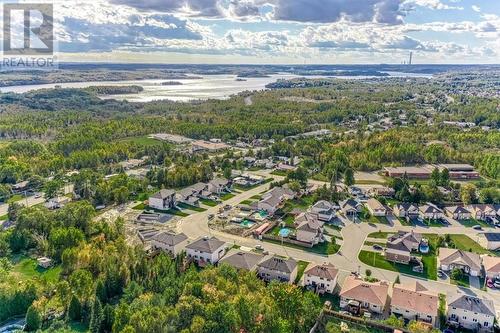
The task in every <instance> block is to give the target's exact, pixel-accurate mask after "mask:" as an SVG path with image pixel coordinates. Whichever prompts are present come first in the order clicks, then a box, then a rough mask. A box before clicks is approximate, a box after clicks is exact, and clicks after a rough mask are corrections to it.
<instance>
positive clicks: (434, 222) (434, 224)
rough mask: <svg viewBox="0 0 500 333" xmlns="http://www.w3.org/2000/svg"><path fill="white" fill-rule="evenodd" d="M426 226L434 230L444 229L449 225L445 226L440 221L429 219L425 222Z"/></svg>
mask: <svg viewBox="0 0 500 333" xmlns="http://www.w3.org/2000/svg"><path fill="white" fill-rule="evenodd" d="M424 224H425V225H427V226H429V227H432V228H443V227H446V226H447V224H443V223H441V222H440V221H439V220H428V219H425V220H424Z"/></svg>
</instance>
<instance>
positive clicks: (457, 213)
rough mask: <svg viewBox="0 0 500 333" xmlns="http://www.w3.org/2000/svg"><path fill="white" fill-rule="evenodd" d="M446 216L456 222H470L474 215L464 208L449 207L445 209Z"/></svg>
mask: <svg viewBox="0 0 500 333" xmlns="http://www.w3.org/2000/svg"><path fill="white" fill-rule="evenodd" d="M444 211H445V213H446V215H448V216H449V217H451V218H452V219H455V220H468V219H470V218H471V217H472V213H471V212H470V211H469V210H468V209H467V208H465V207H464V206H449V207H445V208H444Z"/></svg>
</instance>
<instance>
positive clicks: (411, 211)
mask: <svg viewBox="0 0 500 333" xmlns="http://www.w3.org/2000/svg"><path fill="white" fill-rule="evenodd" d="M392 211H393V213H394V216H396V217H405V218H410V219H412V218H416V217H418V215H419V210H418V206H417V205H415V204H412V203H410V202H402V203H398V204H395V205H394V207H393V209H392Z"/></svg>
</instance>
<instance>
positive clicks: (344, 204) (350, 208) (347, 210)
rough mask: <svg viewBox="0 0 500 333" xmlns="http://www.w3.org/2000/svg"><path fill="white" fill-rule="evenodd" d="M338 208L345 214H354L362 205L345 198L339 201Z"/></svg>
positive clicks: (359, 210)
mask: <svg viewBox="0 0 500 333" xmlns="http://www.w3.org/2000/svg"><path fill="white" fill-rule="evenodd" d="M340 209H341V210H342V213H344V215H345V216H355V215H357V214H358V213H360V212H361V210H362V209H363V205H362V204H361V202H359V201H357V200H354V199H347V200H344V201H341V202H340Z"/></svg>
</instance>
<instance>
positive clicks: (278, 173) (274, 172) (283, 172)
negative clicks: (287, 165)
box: [271, 170, 288, 177]
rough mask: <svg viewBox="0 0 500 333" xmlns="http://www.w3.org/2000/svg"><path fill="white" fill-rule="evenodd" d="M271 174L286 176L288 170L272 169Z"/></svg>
mask: <svg viewBox="0 0 500 333" xmlns="http://www.w3.org/2000/svg"><path fill="white" fill-rule="evenodd" d="M271 175H275V176H281V177H286V176H287V175H288V172H286V171H281V170H274V171H273V172H271Z"/></svg>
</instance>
